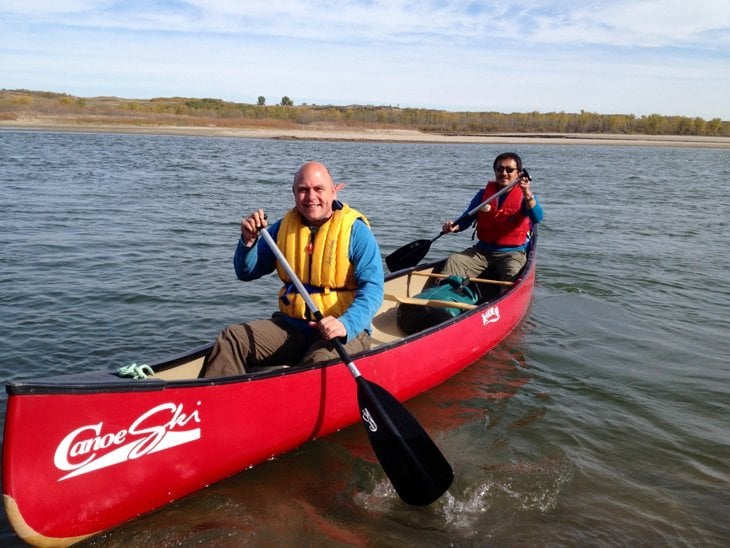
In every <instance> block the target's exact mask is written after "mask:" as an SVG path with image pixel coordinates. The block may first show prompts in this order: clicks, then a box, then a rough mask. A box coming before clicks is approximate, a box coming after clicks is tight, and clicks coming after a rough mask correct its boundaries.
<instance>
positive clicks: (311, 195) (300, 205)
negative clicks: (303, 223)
mask: <svg viewBox="0 0 730 548" xmlns="http://www.w3.org/2000/svg"><path fill="white" fill-rule="evenodd" d="M292 191H293V192H294V202H295V203H296V208H297V210H298V211H299V213H301V214H302V216H303V217H304V218H305V219H306V220H307V222H308V223H310V224H311V225H313V226H319V225H321V224H322V223H324V222H325V221H327V219H329V218H330V217H331V216H332V202H334V201H335V199H336V197H337V190H336V189H335V182H334V180H333V179H332V175H330V172H329V170H328V169H327V168H326V167H325V166H324V165H323V164H321V163H319V162H307V163H306V164H304V165H303V166H302V167H300V168H299V170H298V171H297V173H296V175H294V184H293V185H292Z"/></svg>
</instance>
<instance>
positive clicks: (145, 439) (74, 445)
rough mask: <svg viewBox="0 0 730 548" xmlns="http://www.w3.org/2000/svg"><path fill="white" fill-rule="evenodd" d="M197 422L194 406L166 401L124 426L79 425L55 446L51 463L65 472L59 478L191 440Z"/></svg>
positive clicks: (197, 432) (195, 436) (197, 431)
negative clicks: (111, 428) (189, 408)
mask: <svg viewBox="0 0 730 548" xmlns="http://www.w3.org/2000/svg"><path fill="white" fill-rule="evenodd" d="M198 405H200V402H198ZM198 424H200V415H199V414H198V410H197V409H193V410H191V411H189V410H186V409H185V408H184V406H183V404H181V403H172V402H168V403H162V404H160V405H157V406H155V407H153V408H152V409H149V410H147V411H145V412H144V413H142V414H140V415H139V417H137V418H136V419H135V420H134V421H132V422H131V424H130V425H129V427H127V428H123V429H119V430H107V429H106V428H105V427H104V423H103V422H97V423H94V424H85V425H82V426H79V427H78V428H75V429H73V430H72V431H70V432H69V433H68V434H67V435H66V436H65V437H64V438H63V439H62V440H61V443H59V444H58V447H56V451H55V454H54V457H53V463H54V464H55V465H56V468H58V469H59V470H62V471H63V472H67V473H66V474H65V475H64V476H62V477H60V478H59V480H58V481H62V480H65V479H69V478H73V477H76V476H80V475H82V474H87V473H89V472H93V471H95V470H101V469H102V468H107V467H109V466H114V465H116V464H121V463H123V462H127V461H130V460H136V459H139V458H142V457H144V456H145V455H150V454H153V453H158V452H160V451H164V450H165V449H170V448H172V447H177V446H179V445H183V444H186V443H191V442H194V441H196V440H198V439H200V427H199V426H196V425H198Z"/></svg>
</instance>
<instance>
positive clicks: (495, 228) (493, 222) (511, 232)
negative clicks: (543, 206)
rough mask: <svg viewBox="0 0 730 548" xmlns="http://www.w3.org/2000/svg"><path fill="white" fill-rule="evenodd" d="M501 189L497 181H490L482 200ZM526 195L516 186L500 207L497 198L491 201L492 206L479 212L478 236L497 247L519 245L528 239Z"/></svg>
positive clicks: (528, 223)
mask: <svg viewBox="0 0 730 548" xmlns="http://www.w3.org/2000/svg"><path fill="white" fill-rule="evenodd" d="M498 191H499V187H497V183H496V181H489V182H488V183H487V188H485V189H484V193H483V194H482V201H484V200H486V199H487V198H489V197H490V196H492V195H493V194H495V193H496V192H498ZM523 200H524V196H523V193H522V190H521V189H520V188H519V187H518V186H515V187H513V188H512V190H510V191H509V192H508V193H507V195H506V196H505V197H504V201H503V202H502V205H501V206H500V207H497V200H495V201H493V202H490V205H491V206H492V208H491V209H490V210H489V211H487V212H486V213H485V212H483V211H480V212H479V213H478V214H477V237H478V238H479V241H481V242H484V243H485V244H489V245H493V246H497V247H518V246H521V245H524V243H525V242H526V241H527V233H528V232H529V231H530V219H529V217H528V216H527V215H525V213H524V211H523V210H522V201H523Z"/></svg>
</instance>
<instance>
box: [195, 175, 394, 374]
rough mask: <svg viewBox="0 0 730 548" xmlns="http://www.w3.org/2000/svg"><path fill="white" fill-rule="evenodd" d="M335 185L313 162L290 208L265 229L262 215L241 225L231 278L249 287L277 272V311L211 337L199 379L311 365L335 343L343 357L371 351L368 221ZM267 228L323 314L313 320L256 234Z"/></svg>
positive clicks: (378, 284)
mask: <svg viewBox="0 0 730 548" xmlns="http://www.w3.org/2000/svg"><path fill="white" fill-rule="evenodd" d="M337 190H338V186H337V185H336V184H335V182H334V180H333V179H332V175H330V172H329V170H328V169H327V168H326V167H325V166H324V165H323V164H321V163H319V162H307V163H306V164H304V165H303V166H302V167H300V168H299V170H298V171H297V172H296V174H295V175H294V183H293V185H292V192H293V193H294V207H293V208H292V209H291V210H289V211H288V212H287V213H286V215H284V217H282V218H281V219H280V220H278V221H277V222H275V223H274V224H273V225H271V226H270V227H268V223H267V219H266V215H265V213H264V210H263V209H257V210H256V211H254V212H253V213H251V214H250V215H249V216H248V217H246V218H244V219H242V220H241V237H240V239H239V241H238V246H237V248H236V253H235V255H234V258H233V265H234V267H235V271H236V276H237V277H238V279H239V280H242V281H251V280H256V279H258V278H260V277H261V276H264V275H266V274H270V273H271V272H273V271H274V270H276V271H277V273H278V275H279V278H280V279H281V281H282V287H281V289H280V290H279V299H278V304H279V310H278V311H277V312H275V313H274V314H273V315H272V317H271V318H270V319H266V320H254V321H251V322H248V323H245V324H235V325H231V326H229V327H227V328H226V329H224V330H223V331H222V332H221V333H220V334H219V335H218V337H217V338H216V341H215V344H214V346H213V349H212V350H211V352H210V354H208V356H207V357H206V359H205V363H204V365H203V376H204V377H222V376H230V375H242V374H244V373H247V372H250V371H252V370H255V368H256V367H268V366H275V365H309V364H313V363H318V362H322V361H326V360H329V359H332V358H336V357H337V356H338V354H337V351H336V350H335V348H334V346H333V344H332V340H333V339H335V338H338V339H339V340H340V341H341V342H342V343H343V344H344V345H345V350H347V352H348V353H349V354H357V353H358V352H362V351H364V350H367V349H368V348H370V334H371V323H372V319H373V316H374V315H375V313H376V312H377V310H378V308H379V307H380V305H381V303H382V301H383V266H382V262H381V259H380V249H379V248H378V244H377V242H376V240H375V236H373V233H372V232H371V230H370V225H369V223H368V220H367V218H366V217H365V216H364V215H363V214H362V213H360V212H359V211H357V210H355V209H353V208H351V207H349V206H348V205H347V204H344V203H342V202H340V201H338V200H337ZM262 227H267V230H268V232H269V234H270V235H271V237H272V238H273V239H274V240H275V241H276V243H277V246H278V247H279V249H280V250H281V252H282V253H283V254H284V257H285V258H286V260H287V262H288V263H289V264H290V265H291V267H292V269H293V270H294V272H295V273H296V275H297V277H298V278H299V279H300V280H301V281H302V283H303V284H304V286H305V287H306V288H307V290H308V292H309V293H310V295H311V298H312V300H313V301H314V303H315V304H316V305H317V308H318V309H319V311H320V312H321V313H322V315H323V316H324V317H323V318H322V320H320V321H314V319H313V317H312V315H311V312H310V311H309V310H308V309H307V306H306V303H305V301H304V299H303V298H302V296H301V295H300V294H299V292H298V291H297V289H296V287H294V284H293V283H292V281H291V280H290V279H289V276H288V274H287V273H286V271H285V270H284V269H283V268H282V267H281V266H280V265H279V264H278V261H277V259H276V257H275V256H274V254H273V253H272V252H271V250H270V249H269V247H268V246H267V245H266V242H264V241H262V240H259V230H260V229H261V228H262Z"/></svg>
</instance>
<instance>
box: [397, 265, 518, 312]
mask: <svg viewBox="0 0 730 548" xmlns="http://www.w3.org/2000/svg"><path fill="white" fill-rule="evenodd" d="M411 274H415V275H417V276H428V277H429V278H448V277H449V276H448V275H446V274H434V273H433V272H416V271H413V272H411ZM467 280H469V281H470V282H475V283H478V284H494V285H515V283H514V282H506V281H502V280H488V279H486V278H467ZM454 308H457V307H454Z"/></svg>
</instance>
